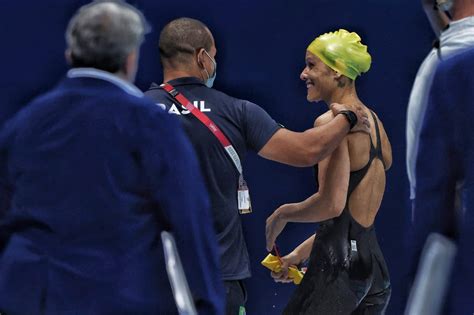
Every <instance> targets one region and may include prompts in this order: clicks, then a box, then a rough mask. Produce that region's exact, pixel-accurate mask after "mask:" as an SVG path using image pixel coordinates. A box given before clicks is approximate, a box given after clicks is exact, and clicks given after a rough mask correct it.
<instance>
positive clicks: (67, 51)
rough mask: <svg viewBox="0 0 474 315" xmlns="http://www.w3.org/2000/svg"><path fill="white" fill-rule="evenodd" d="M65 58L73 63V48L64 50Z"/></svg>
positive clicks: (69, 62)
mask: <svg viewBox="0 0 474 315" xmlns="http://www.w3.org/2000/svg"><path fill="white" fill-rule="evenodd" d="M64 58H65V59H66V62H67V63H68V64H69V65H71V64H72V52H71V49H69V48H68V49H66V50H65V51H64Z"/></svg>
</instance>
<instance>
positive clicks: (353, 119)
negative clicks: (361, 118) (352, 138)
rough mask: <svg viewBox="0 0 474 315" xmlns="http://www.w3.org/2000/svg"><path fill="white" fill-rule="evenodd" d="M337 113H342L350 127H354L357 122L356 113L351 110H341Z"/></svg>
mask: <svg viewBox="0 0 474 315" xmlns="http://www.w3.org/2000/svg"><path fill="white" fill-rule="evenodd" d="M337 114H338V115H339V114H342V115H344V117H346V119H347V122H349V126H350V129H352V128H354V126H355V125H356V124H357V115H356V114H354V112H353V111H351V110H342V111H340V112H339V113H337Z"/></svg>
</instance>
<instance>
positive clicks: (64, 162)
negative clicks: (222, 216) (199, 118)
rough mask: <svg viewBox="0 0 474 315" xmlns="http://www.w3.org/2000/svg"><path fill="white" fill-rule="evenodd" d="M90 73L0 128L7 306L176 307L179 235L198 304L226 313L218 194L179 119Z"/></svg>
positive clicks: (1, 282)
mask: <svg viewBox="0 0 474 315" xmlns="http://www.w3.org/2000/svg"><path fill="white" fill-rule="evenodd" d="M77 70H78V69H76V71H77ZM81 71H82V74H80V73H81ZM73 72H74V71H73ZM79 72H80V73H79V75H77V73H75V74H76V75H70V74H71V72H70V73H69V74H68V77H67V78H65V79H64V80H62V82H60V84H59V85H58V86H57V87H55V88H54V89H53V90H51V91H50V92H48V93H46V94H44V95H42V96H40V97H38V98H37V99H35V100H34V101H33V102H32V103H31V104H29V105H28V106H27V107H26V108H25V109H24V110H23V111H21V112H20V113H19V114H18V115H17V116H15V117H14V118H13V119H12V120H11V121H10V122H8V123H7V124H6V125H5V127H4V128H3V132H2V133H1V135H0V181H1V182H0V184H1V185H0V188H1V190H0V192H1V194H0V204H1V205H2V209H1V210H0V211H2V212H3V219H2V223H1V226H0V231H1V235H2V239H3V243H4V244H3V249H2V251H1V253H0V311H4V312H6V313H7V314H25V315H33V314H81V315H84V314H173V313H176V307H175V305H174V300H173V297H172V293H171V289H170V285H169V282H168V277H167V274H166V270H165V265H164V255H163V249H162V244H161V241H160V232H161V231H162V230H169V231H171V232H172V233H173V234H174V236H175V238H176V240H177V244H178V248H179V249H180V255H181V259H182V261H183V263H184V265H185V271H186V275H187V277H188V281H189V284H190V288H191V291H192V293H193V296H194V298H195V300H196V302H197V306H198V310H199V311H200V313H205V314H220V313H221V311H222V309H223V304H224V303H223V299H224V298H223V290H222V284H221V282H220V280H219V279H220V277H219V271H218V258H217V243H216V240H215V236H214V235H215V234H214V231H213V228H212V222H211V219H210V213H209V209H208V208H209V201H208V196H207V192H206V191H205V188H204V185H203V181H202V178H201V175H200V173H199V170H198V164H197V161H196V158H195V154H194V151H193V149H192V147H191V145H190V144H189V142H188V140H187V138H186V137H185V135H184V133H183V131H182V130H181V128H180V127H179V124H178V123H177V122H176V121H175V118H174V117H172V116H170V115H168V114H167V113H166V112H164V111H163V110H162V109H160V108H159V107H158V106H156V105H155V104H153V103H152V102H151V101H149V100H147V99H146V98H144V97H141V95H140V94H141V93H140V92H139V91H138V90H134V89H136V88H135V87H133V86H131V85H130V86H127V84H126V83H124V81H120V80H116V78H115V79H114V78H113V77H110V74H107V73H104V72H99V71H97V70H93V69H83V70H81V69H79ZM84 73H85V74H84ZM73 74H74V73H73Z"/></svg>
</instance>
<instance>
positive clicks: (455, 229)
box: [411, 49, 474, 315]
mask: <svg viewBox="0 0 474 315" xmlns="http://www.w3.org/2000/svg"><path fill="white" fill-rule="evenodd" d="M472 69H474V50H472V49H471V50H469V51H467V52H464V53H461V54H459V55H457V56H454V57H452V58H450V59H447V60H446V61H443V62H441V63H440V65H439V67H438V69H437V71H436V74H435V77H434V81H433V85H432V87H431V90H430V97H429V101H428V107H427V111H426V116H425V119H424V123H423V127H422V131H421V136H420V146H419V152H418V158H417V164H416V180H417V189H416V198H415V202H414V218H413V219H414V224H413V235H412V236H413V238H412V246H413V248H414V255H413V257H412V261H411V267H412V270H413V269H414V268H415V267H416V262H417V260H418V257H419V254H420V252H421V248H422V246H423V244H424V242H425V241H426V239H427V237H428V235H429V234H430V233H432V232H437V233H441V234H443V235H445V236H447V237H449V238H451V239H453V240H454V241H455V242H456V244H457V247H458V250H457V256H456V258H455V262H454V267H453V273H452V276H451V278H450V280H451V283H450V287H449V288H448V290H447V292H448V301H447V303H446V307H447V308H446V310H445V311H444V312H443V314H453V315H457V314H471V313H472V312H473V310H474V299H473V292H474V267H473V261H474V246H472V240H473V239H474V169H473V165H474V129H473V128H472V120H471V118H472V117H474V106H473V102H474V75H473V74H474V73H473V72H472ZM445 126H449V127H448V128H445Z"/></svg>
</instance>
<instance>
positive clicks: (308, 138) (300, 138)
mask: <svg viewBox="0 0 474 315" xmlns="http://www.w3.org/2000/svg"><path fill="white" fill-rule="evenodd" d="M159 49H160V58H161V63H162V65H163V73H164V78H163V82H167V83H169V84H170V85H171V86H172V87H174V88H175V89H176V91H178V92H180V93H182V95H184V96H185V97H186V98H187V99H188V100H190V102H192V103H193V104H194V106H195V107H197V108H198V109H199V110H200V111H201V112H202V113H204V114H205V115H207V116H208V117H209V118H210V119H211V120H212V121H213V122H214V123H215V124H216V125H217V127H218V128H219V129H220V130H222V132H223V134H224V135H225V136H226V137H227V138H228V139H229V141H230V143H231V144H232V146H233V148H234V149H235V151H236V153H237V155H238V159H239V160H242V159H243V158H244V157H245V154H246V152H247V150H253V151H255V152H258V154H259V155H260V156H262V157H264V158H266V159H270V160H274V161H278V162H281V163H285V164H289V165H293V166H313V165H315V164H317V162H318V161H320V160H321V159H323V158H324V157H326V156H327V155H328V154H329V153H331V152H332V151H333V150H334V149H335V148H336V147H337V146H338V144H339V142H340V141H341V140H342V139H343V138H344V137H345V136H346V134H347V133H348V132H349V130H350V129H351V127H352V124H355V123H356V121H358V123H357V125H356V126H355V127H354V128H353V130H355V131H357V130H359V131H360V130H362V131H366V132H367V131H368V127H367V125H366V124H367V117H366V115H365V116H364V114H362V110H360V111H359V110H358V109H357V108H354V107H352V106H346V105H341V104H333V107H332V109H333V111H334V113H335V114H336V118H335V119H334V120H333V121H332V122H330V123H329V124H327V125H324V126H321V127H318V128H312V129H310V130H307V131H305V132H301V133H298V132H292V131H290V130H287V129H284V128H280V126H279V125H278V124H277V123H276V122H275V121H274V120H273V119H272V118H271V117H270V116H269V115H268V114H267V113H266V112H265V111H264V110H263V109H262V108H260V107H259V106H258V105H256V104H253V103H251V102H249V101H245V100H241V99H237V98H234V97H231V96H229V95H226V94H224V93H222V92H220V91H217V90H215V89H212V88H210V87H212V83H213V81H214V79H215V77H216V67H217V64H216V61H215V55H216V46H215V42H214V38H213V36H212V34H211V32H210V31H209V29H208V28H207V27H206V26H205V25H204V24H203V23H201V22H200V21H197V20H194V19H190V18H180V19H177V20H174V21H171V22H170V23H169V24H167V25H166V26H165V27H164V29H163V30H162V32H161V34H160V40H159ZM145 94H146V95H147V96H149V97H150V98H151V99H153V100H154V101H155V102H156V104H157V105H160V106H162V107H163V108H165V109H166V111H168V112H169V113H170V114H175V115H177V116H178V117H179V118H180V120H181V122H182V124H183V126H184V129H185V131H186V133H187V135H188V137H189V138H190V140H191V143H192V144H193V146H194V149H195V150H196V153H197V155H198V160H199V162H200V165H201V170H202V173H203V174H204V179H205V182H206V186H207V189H208V191H209V193H210V198H211V209H212V214H213V217H214V227H215V230H216V232H217V238H218V241H219V253H220V257H221V273H222V277H223V279H224V284H225V286H226V296H227V304H226V313H227V314H234V315H235V314H238V313H239V310H242V309H243V307H244V304H245V300H246V296H245V295H246V293H245V289H244V287H243V283H242V281H241V280H243V279H245V278H248V277H250V261H249V256H248V252H247V247H246V244H245V240H244V235H243V232H242V226H241V221H240V217H239V204H238V200H237V196H238V193H237V191H238V190H239V191H241V188H242V187H240V186H241V185H240V179H239V178H240V171H239V169H238V167H236V165H235V164H236V163H235V162H234V159H231V158H230V157H229V155H228V152H227V149H224V147H223V146H222V145H221V143H220V142H219V141H218V140H217V138H216V137H215V136H214V134H213V133H212V132H210V131H209V130H208V127H206V126H205V125H204V124H202V123H201V122H200V121H199V120H198V119H196V118H195V117H193V114H191V113H190V111H189V110H188V109H184V108H182V107H181V105H180V104H178V103H177V102H176V100H175V99H174V98H173V97H171V96H170V95H169V94H168V93H167V92H166V91H165V90H163V89H162V88H160V86H158V85H157V84H153V85H152V86H151V88H150V90H149V91H147V92H146V93H145ZM183 105H184V104H183ZM341 112H342V113H341ZM354 112H355V113H356V114H357V115H358V117H359V119H357V118H356V115H355V114H354ZM338 114H341V115H338ZM351 119H352V120H351ZM347 120H349V121H350V122H351V123H352V124H349V123H348V121H347ZM238 164H240V162H239V163H238Z"/></svg>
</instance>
